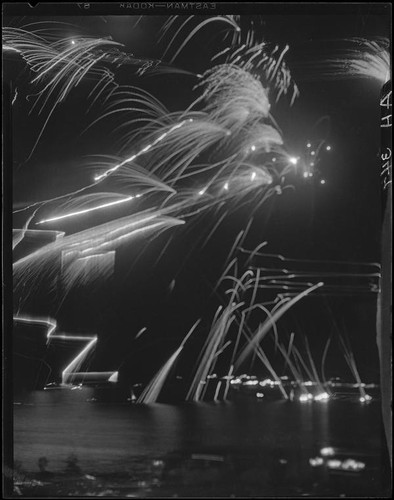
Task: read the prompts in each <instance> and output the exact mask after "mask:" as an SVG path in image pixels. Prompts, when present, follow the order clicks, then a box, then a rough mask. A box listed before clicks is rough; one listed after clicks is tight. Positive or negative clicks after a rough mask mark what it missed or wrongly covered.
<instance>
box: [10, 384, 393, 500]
mask: <svg viewBox="0 0 394 500" xmlns="http://www.w3.org/2000/svg"><path fill="white" fill-rule="evenodd" d="M92 395H93V391H92V389H90V388H82V389H81V390H73V391H71V390H59V391H56V390H55V391H35V392H32V393H29V394H27V395H26V396H25V397H24V398H23V400H22V399H20V400H19V401H16V404H14V460H15V461H19V462H21V469H22V470H23V471H24V472H23V474H25V479H26V478H28V479H29V481H30V482H29V481H25V483H26V484H27V486H26V484H25V483H24V481H19V483H20V485H19V489H20V491H21V492H22V494H28V495H30V496H35V495H37V496H40V495H47V496H56V495H59V496H60V495H62V496H63V495H64V496H65V495H77V496H79V495H84V494H86V495H99V494H101V495H102V494H105V495H107V496H129V497H130V496H131V497H132V496H138V497H140V496H164V497H171V496H174V495H182V496H203V497H204V496H207V497H209V496H211V495H213V496H230V495H234V496H243V495H245V496H260V497H264V496H307V495H312V496H315V495H318V496H340V495H346V496H349V495H350V496H384V495H386V494H387V492H388V485H387V476H388V463H387V458H386V454H385V443H384V438H383V433H382V425H381V416H380V402H372V403H369V404H365V405H362V404H360V403H359V402H356V401H354V402H351V401H330V402H321V403H317V402H314V403H306V404H302V403H300V402H294V403H291V402H286V401H256V400H254V399H253V400H252V399H251V400H248V399H245V400H243V401H234V402H221V403H190V404H189V403H184V404H179V405H165V404H155V405H149V406H143V405H135V404H104V403H98V402H91V401H90V402H89V401H88V400H89V399H90V398H91V397H92ZM323 448H332V450H329V455H328V456H325V455H324V453H323V454H322V452H321V450H322V449H323ZM330 453H331V454H330ZM71 454H73V455H74V456H75V457H77V460H78V462H77V466H76V468H75V471H72V470H71V469H70V467H68V469H67V464H66V461H67V459H68V457H69V456H70V455H71ZM39 457H46V458H47V460H48V465H47V466H46V470H47V472H45V473H41V475H40V473H39V472H38V466H37V461H38V458H39ZM311 459H312V461H311ZM316 459H318V460H317V461H316ZM348 459H353V460H356V461H358V462H361V463H363V464H364V466H363V468H362V470H361V469H360V470H359V471H354V470H344V469H343V468H341V467H339V468H338V467H335V464H337V465H338V464H339V463H340V462H341V461H342V462H343V461H344V460H348ZM313 460H315V461H313ZM330 460H331V462H330V464H329V461H330ZM333 460H334V462H333ZM335 460H336V461H337V462H335ZM69 462H70V460H69ZM74 465H75V464H74ZM78 468H79V469H78ZM32 478H34V481H35V482H34V481H33V482H32Z"/></svg>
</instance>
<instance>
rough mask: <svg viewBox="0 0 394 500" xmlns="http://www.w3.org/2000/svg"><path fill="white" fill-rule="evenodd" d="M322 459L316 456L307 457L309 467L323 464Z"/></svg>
mask: <svg viewBox="0 0 394 500" xmlns="http://www.w3.org/2000/svg"><path fill="white" fill-rule="evenodd" d="M323 463H324V460H323V459H322V457H316V458H310V459H309V465H310V466H311V467H319V466H320V465H323Z"/></svg>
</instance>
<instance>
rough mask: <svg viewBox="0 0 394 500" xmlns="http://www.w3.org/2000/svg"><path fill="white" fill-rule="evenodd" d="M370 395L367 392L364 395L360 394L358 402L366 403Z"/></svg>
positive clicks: (369, 399) (370, 398)
mask: <svg viewBox="0 0 394 500" xmlns="http://www.w3.org/2000/svg"><path fill="white" fill-rule="evenodd" d="M371 400H372V397H371V396H370V395H369V394H366V395H365V396H361V398H360V402H361V403H366V402H367V401H371Z"/></svg>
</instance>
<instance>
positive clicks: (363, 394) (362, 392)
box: [339, 335, 368, 401]
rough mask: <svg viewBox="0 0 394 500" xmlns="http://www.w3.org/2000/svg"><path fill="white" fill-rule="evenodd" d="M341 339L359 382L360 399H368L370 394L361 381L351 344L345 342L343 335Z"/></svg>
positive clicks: (348, 360)
mask: <svg viewBox="0 0 394 500" xmlns="http://www.w3.org/2000/svg"><path fill="white" fill-rule="evenodd" d="M339 340H340V343H341V346H342V349H343V353H344V357H345V360H346V363H347V364H348V366H349V368H350V371H351V373H352V375H353V377H354V378H355V380H356V382H357V387H358V390H359V392H360V400H361V401H366V400H367V399H368V395H367V393H366V392H365V389H364V386H363V383H362V381H361V377H360V373H359V371H358V369H357V364H356V360H355V358H354V354H353V352H352V350H351V347H350V344H349V343H346V342H345V339H344V337H343V336H342V335H340V336H339Z"/></svg>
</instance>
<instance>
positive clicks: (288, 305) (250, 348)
mask: <svg viewBox="0 0 394 500" xmlns="http://www.w3.org/2000/svg"><path fill="white" fill-rule="evenodd" d="M323 285H324V283H322V282H320V283H317V284H316V285H313V286H312V287H309V288H308V289H307V290H304V291H303V292H301V293H299V294H298V295H296V296H295V297H294V298H293V299H291V300H288V301H286V303H285V304H283V305H281V307H280V308H279V309H278V310H277V311H276V312H275V313H274V314H272V316H271V318H268V319H267V320H266V321H265V322H264V323H263V326H262V327H261V328H259V329H258V330H257V332H256V333H255V335H254V337H253V341H252V342H250V343H249V344H247V345H246V346H245V347H244V348H243V350H242V351H241V353H240V354H239V356H238V358H237V362H236V364H235V366H236V367H239V366H240V365H241V363H243V362H244V361H245V359H246V358H247V357H248V356H249V354H250V353H251V352H252V351H253V349H254V348H255V346H256V345H258V343H259V342H260V340H261V339H262V338H263V337H264V335H265V334H266V333H267V332H268V331H269V330H270V329H271V328H272V325H273V323H275V322H276V321H278V320H279V319H280V317H281V316H283V314H284V313H285V312H286V311H288V310H289V309H290V308H291V307H292V306H293V305H295V304H296V303H297V302H298V301H300V300H301V299H303V298H304V297H306V296H307V295H308V294H310V293H311V292H313V291H314V290H316V289H317V288H319V287H321V286H323Z"/></svg>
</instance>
